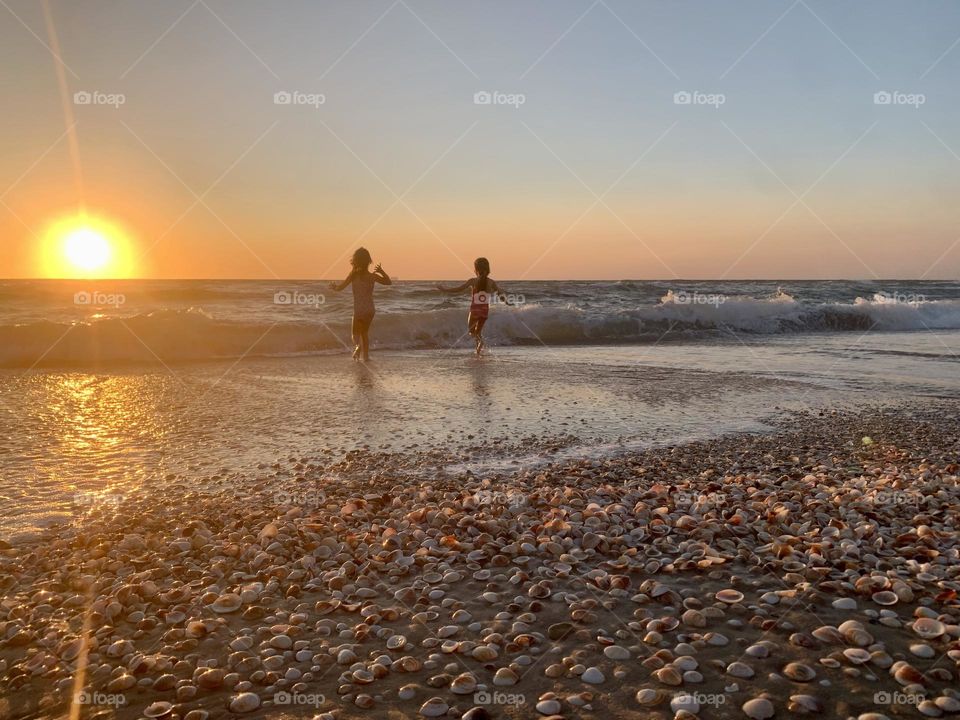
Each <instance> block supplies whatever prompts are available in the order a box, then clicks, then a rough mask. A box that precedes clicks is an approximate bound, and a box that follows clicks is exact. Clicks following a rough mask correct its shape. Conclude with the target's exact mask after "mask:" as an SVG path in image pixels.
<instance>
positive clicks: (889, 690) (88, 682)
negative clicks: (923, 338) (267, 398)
mask: <svg viewBox="0 0 960 720" xmlns="http://www.w3.org/2000/svg"><path fill="white" fill-rule="evenodd" d="M865 438H866V439H865ZM958 438H960V416H958V413H957V411H956V408H955V407H951V406H943V407H932V408H931V407H926V408H924V409H919V410H913V411H911V410H908V409H903V410H900V411H896V412H891V411H889V410H887V411H883V412H881V411H864V412H862V413H859V414H840V413H824V414H820V415H796V416H794V417H793V418H792V419H791V420H790V421H789V424H787V425H784V426H783V427H782V428H781V429H780V430H779V431H778V432H776V433H773V434H769V435H737V436H731V437H725V438H721V439H717V440H711V441H705V442H699V443H692V444H688V445H680V446H674V447H668V448H661V449H657V450H649V451H646V452H627V453H623V454H619V455H615V456H610V457H608V458H607V459H605V460H583V461H561V462H556V463H552V464H547V465H544V466H540V467H535V468H530V469H524V468H523V467H519V468H516V469H513V470H510V471H499V472H494V473H492V474H490V475H484V476H482V477H476V476H473V475H472V474H468V473H464V474H460V475H454V474H453V473H451V472H449V471H447V470H445V468H449V467H450V466H452V465H453V464H454V463H455V461H456V459H457V458H456V457H455V456H451V455H450V454H448V453H446V452H445V451H443V450H441V449H433V450H430V451H428V452H424V453H420V454H415V453H393V454H389V453H374V452H370V451H368V450H358V451H354V452H351V453H349V454H348V455H347V456H346V457H345V458H343V459H341V460H338V461H335V462H334V461H324V460H323V459H316V460H313V461H300V462H299V463H298V464H297V465H298V467H297V473H296V474H295V475H294V476H293V478H292V479H291V478H290V477H289V476H288V474H287V473H286V472H285V471H284V470H281V469H279V468H271V467H270V466H265V467H263V468H262V469H261V472H260V473H258V474H257V475H256V476H254V477H250V478H248V479H247V480H246V481H245V482H240V481H238V479H237V478H233V477H229V478H227V477H224V478H221V479H220V480H217V479H213V480H212V481H210V482H208V483H207V485H205V486H204V487H203V488H197V487H195V486H194V485H192V484H191V483H189V482H186V481H184V480H182V479H178V478H171V479H170V481H169V482H167V483H165V484H163V486H162V487H159V488H154V489H152V490H151V489H142V490H137V491H131V492H125V493H124V495H123V496H122V497H120V496H111V495H109V494H108V493H107V494H103V495H99V496H98V495H95V494H91V495H90V496H89V508H88V509H87V514H86V515H85V517H84V519H83V520H82V521H81V522H77V523H74V524H71V525H67V526H63V527H59V528H53V529H51V530H49V531H47V532H46V533H45V534H44V536H43V537H42V538H40V539H39V540H38V541H36V542H33V543H31V544H29V545H17V546H13V547H11V546H7V545H4V546H3V547H2V549H0V593H2V601H0V638H2V641H0V715H3V716H5V717H62V716H64V715H65V714H67V713H68V712H69V710H70V708H71V706H73V708H74V710H75V711H76V712H78V714H79V716H80V717H117V718H121V720H126V719H127V718H131V719H132V718H139V717H166V718H174V717H180V718H187V719H188V720H202V718H205V717H211V718H212V717H232V716H237V715H241V714H246V715H247V716H248V717H260V716H270V717H285V716H291V717H294V716H296V717H314V716H319V717H323V718H344V719H347V718H380V717H394V718H403V717H423V716H427V717H467V718H474V719H476V718H483V717H494V718H533V717H549V716H554V715H556V716H559V717H563V718H578V717H583V718H610V717H617V718H620V717H638V718H639V717H644V718H650V717H653V718H671V717H680V718H684V717H687V718H689V717H701V718H712V717H718V718H724V717H731V718H735V717H753V718H767V717H793V716H798V715H803V714H814V715H819V716H823V717H827V718H834V717H836V718H846V717H854V718H857V717H859V718H861V720H871V719H872V720H876V719H877V718H882V717H889V718H895V717H908V716H910V717H918V716H920V713H922V714H923V715H925V716H933V717H936V716H940V715H948V714H950V713H955V712H957V711H958V710H960V692H958V691H957V687H958V685H960V682H958V667H960V642H958V638H960V625H958V621H960V603H958V601H957V591H958V590H960V557H958V553H960V546H958V535H957V528H956V522H957V517H958V514H960V490H958V483H957V474H958V466H957V460H958V458H960V444H958ZM527 449H528V450H529V451H530V453H531V454H536V453H537V452H538V451H543V452H544V453H546V452H547V451H548V450H549V448H548V447H547V446H546V445H544V446H543V447H538V446H537V445H536V443H535V442H532V443H531V445H530V447H529V448H527ZM426 477H429V478H430V480H429V481H428V480H425V478H426Z"/></svg>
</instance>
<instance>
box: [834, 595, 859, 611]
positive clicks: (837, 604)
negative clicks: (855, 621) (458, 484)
mask: <svg viewBox="0 0 960 720" xmlns="http://www.w3.org/2000/svg"><path fill="white" fill-rule="evenodd" d="M832 605H833V607H834V608H836V609H837V610H856V609H857V601H856V600H854V599H853V598H837V599H836V600H834V601H833V603H832Z"/></svg>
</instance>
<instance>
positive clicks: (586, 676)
mask: <svg viewBox="0 0 960 720" xmlns="http://www.w3.org/2000/svg"><path fill="white" fill-rule="evenodd" d="M580 679H581V680H583V681H584V682H585V683H590V684H591V685H599V684H600V683H602V682H604V681H605V680H606V678H605V677H604V676H603V673H602V672H600V669H599V668H596V667H588V668H587V669H586V670H585V671H584V673H583V675H581V676H580Z"/></svg>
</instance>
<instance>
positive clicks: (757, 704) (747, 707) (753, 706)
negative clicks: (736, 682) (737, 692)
mask: <svg viewBox="0 0 960 720" xmlns="http://www.w3.org/2000/svg"><path fill="white" fill-rule="evenodd" d="M741 709H742V710H743V712H744V714H745V715H746V716H747V717H749V718H753V720H767V718H772V717H773V703H772V702H770V701H769V700H767V699H766V698H753V699H752V700H747V701H746V702H745V703H744V704H743V705H742V706H741Z"/></svg>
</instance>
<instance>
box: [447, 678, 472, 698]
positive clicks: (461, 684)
mask: <svg viewBox="0 0 960 720" xmlns="http://www.w3.org/2000/svg"><path fill="white" fill-rule="evenodd" d="M476 689H477V679H476V678H475V677H474V676H473V674H472V673H463V674H461V675H457V677H455V678H454V679H453V681H452V682H451V683H450V691H451V692H453V693H454V694H455V695H469V694H470V693H472V692H473V691H475V690H476Z"/></svg>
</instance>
